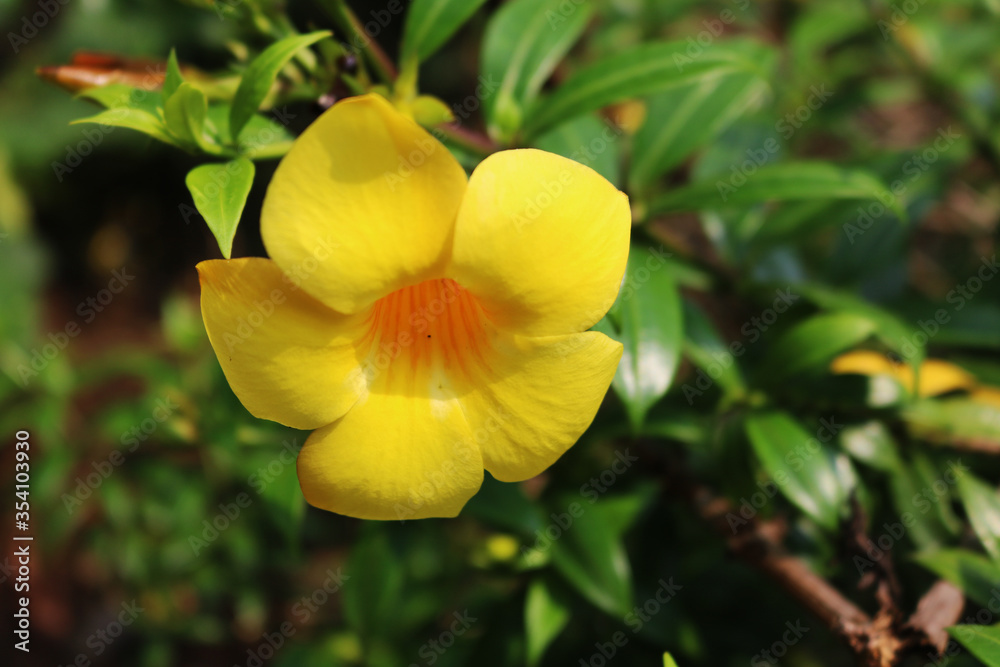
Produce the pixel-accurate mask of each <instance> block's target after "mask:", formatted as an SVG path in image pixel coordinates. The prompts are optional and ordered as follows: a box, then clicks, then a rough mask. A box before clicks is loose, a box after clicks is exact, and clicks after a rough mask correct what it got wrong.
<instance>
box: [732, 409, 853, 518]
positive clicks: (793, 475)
mask: <svg viewBox="0 0 1000 667" xmlns="http://www.w3.org/2000/svg"><path fill="white" fill-rule="evenodd" d="M746 432H747V437H748V438H749V439H750V444H751V445H752V446H753V450H754V453H756V454H757V458H758V459H759V460H760V462H761V465H762V466H763V467H764V470H765V471H766V472H767V474H768V475H769V476H770V477H771V479H773V480H774V482H775V483H776V484H777V486H778V488H779V489H780V490H781V492H782V493H783V494H784V495H785V497H786V498H788V499H789V500H790V501H792V502H793V503H794V504H795V505H797V506H798V507H799V508H800V509H801V510H802V511H803V512H805V513H806V514H808V515H809V516H811V517H812V518H813V519H815V520H816V522H817V523H819V524H820V525H821V526H823V527H824V528H826V529H827V530H830V531H833V530H836V529H837V526H838V524H839V522H840V514H841V510H842V508H844V507H846V503H847V499H848V497H849V495H850V491H851V489H849V488H845V485H844V484H843V482H842V481H841V478H842V477H843V475H842V474H840V473H839V472H838V464H839V462H838V461H837V460H836V455H835V454H834V452H832V451H831V449H830V447H829V446H827V445H826V444H824V443H821V442H820V441H819V440H818V439H817V437H816V436H814V435H813V434H810V433H809V432H807V431H806V430H805V429H804V428H802V427H801V426H800V425H799V423H798V422H796V421H795V420H794V419H793V418H792V417H791V416H790V415H788V414H787V413H784V412H778V411H774V412H765V413H758V414H754V415H751V416H749V417H748V418H747V420H746ZM831 435H832V434H831ZM841 456H842V455H841Z"/></svg>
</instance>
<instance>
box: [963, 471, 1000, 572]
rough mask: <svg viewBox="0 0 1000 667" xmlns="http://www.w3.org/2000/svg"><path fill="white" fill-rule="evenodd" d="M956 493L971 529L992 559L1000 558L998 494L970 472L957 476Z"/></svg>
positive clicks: (999, 500) (999, 501)
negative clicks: (963, 507)
mask: <svg viewBox="0 0 1000 667" xmlns="http://www.w3.org/2000/svg"><path fill="white" fill-rule="evenodd" d="M958 495H959V497H960V498H961V499H962V504H963V505H964V506H965V513H966V515H968V517H969V523H971V524H972V529H973V530H975V531H976V535H978V536H979V541H980V542H982V544H983V548H985V549H986V553H988V554H989V555H990V556H991V557H992V558H993V560H994V561H997V560H1000V496H998V495H997V490H996V489H995V488H993V487H991V486H990V485H988V484H986V483H985V482H983V481H982V480H980V479H979V478H977V477H976V476H974V475H973V474H971V473H967V474H965V475H962V476H960V477H959V478H958Z"/></svg>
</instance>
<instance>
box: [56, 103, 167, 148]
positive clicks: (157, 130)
mask: <svg viewBox="0 0 1000 667" xmlns="http://www.w3.org/2000/svg"><path fill="white" fill-rule="evenodd" d="M78 123H94V124H97V125H110V126H114V127H127V128H129V129H131V130H137V131H139V132H142V133H143V134H147V135H149V136H151V137H153V138H154V139H157V140H158V141H162V142H163V143H165V144H170V145H171V146H179V144H178V143H177V140H176V139H175V138H174V137H173V136H172V135H171V134H170V133H169V132H168V131H167V126H166V125H165V124H164V123H163V121H161V120H160V119H159V118H157V117H156V116H154V115H153V114H151V113H149V112H148V111H143V110H142V109H133V108H130V107H119V108H116V109H107V110H105V111H102V112H101V113H99V114H97V115H95V116H90V117H89V118H80V119H79V120H74V121H73V122H72V123H71V125H76V124H78Z"/></svg>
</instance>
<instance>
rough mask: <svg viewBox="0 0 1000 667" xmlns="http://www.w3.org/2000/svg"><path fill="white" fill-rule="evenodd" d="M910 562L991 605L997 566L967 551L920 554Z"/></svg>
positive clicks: (997, 580) (998, 574)
mask: <svg viewBox="0 0 1000 667" xmlns="http://www.w3.org/2000/svg"><path fill="white" fill-rule="evenodd" d="M913 559H914V560H915V561H916V562H917V563H919V564H920V565H922V566H923V567H925V568H927V569H928V570H930V571H931V572H933V573H934V574H936V575H938V576H939V577H941V578H942V579H947V580H948V581H950V582H951V583H953V584H955V585H956V586H958V588H960V589H961V590H962V592H963V593H965V595H966V596H967V597H968V598H969V599H970V600H972V601H973V602H976V603H978V604H980V605H982V606H984V607H985V606H987V605H988V604H990V600H991V596H992V595H993V593H992V591H993V589H995V588H996V587H997V586H998V585H1000V565H997V564H996V563H994V562H992V561H991V560H989V559H988V558H986V557H985V556H981V555H980V554H977V553H975V552H972V551H968V550H966V549H938V550H936V551H931V552H922V553H919V554H917V555H915V556H914V557H913Z"/></svg>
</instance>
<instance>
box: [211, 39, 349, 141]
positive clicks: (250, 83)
mask: <svg viewBox="0 0 1000 667" xmlns="http://www.w3.org/2000/svg"><path fill="white" fill-rule="evenodd" d="M329 36H330V31H329V30H321V31H319V32H311V33H309V34H306V35H296V36H294V37H287V38H285V39H283V40H281V41H280V42H275V43H274V44H272V45H271V46H269V47H267V48H266V49H264V50H263V51H262V52H261V53H260V55H258V56H257V57H256V58H254V59H253V60H252V61H250V64H249V65H247V68H246V71H245V72H243V78H242V79H241V80H240V85H239V87H238V88H237V89H236V95H235V96H233V107H232V110H231V111H230V115H229V132H230V135H229V136H230V137H231V138H232V139H233V141H234V142H235V141H236V138H237V137H239V136H240V131H242V130H243V126H244V125H246V124H247V121H248V120H250V118H251V116H253V115H254V114H255V113H257V109H258V108H259V107H260V105H261V103H262V102H263V101H264V98H265V97H267V93H268V91H269V90H271V85H272V84H273V83H274V80H275V79H276V78H278V74H279V73H280V72H281V70H282V69H284V67H285V65H287V64H288V61H290V60H291V59H292V57H293V56H294V55H295V53H296V52H297V51H298V50H299V49H303V48H305V47H307V46H309V45H310V44H315V43H316V42H318V41H320V40H321V39H324V38H326V37H329Z"/></svg>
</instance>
